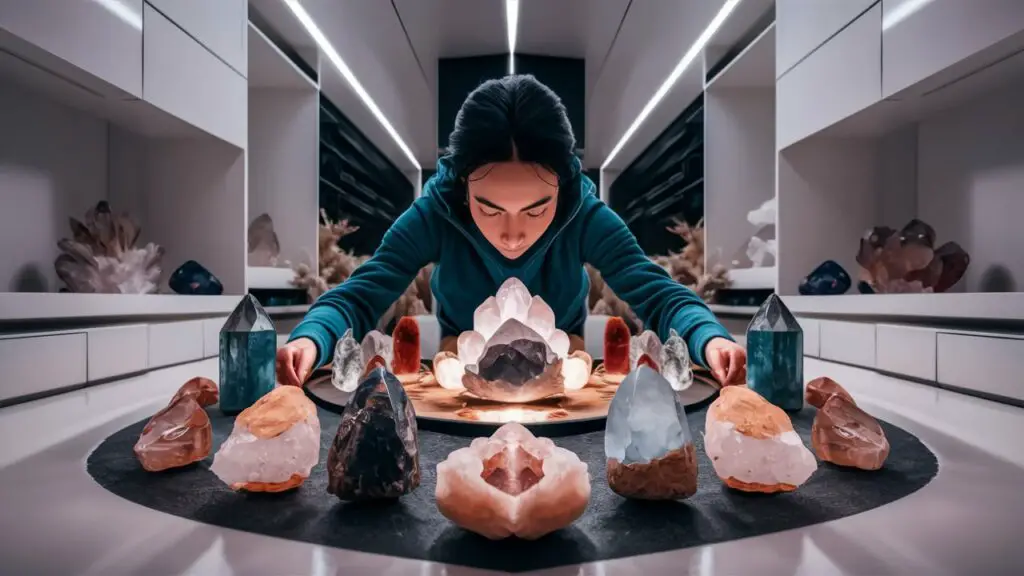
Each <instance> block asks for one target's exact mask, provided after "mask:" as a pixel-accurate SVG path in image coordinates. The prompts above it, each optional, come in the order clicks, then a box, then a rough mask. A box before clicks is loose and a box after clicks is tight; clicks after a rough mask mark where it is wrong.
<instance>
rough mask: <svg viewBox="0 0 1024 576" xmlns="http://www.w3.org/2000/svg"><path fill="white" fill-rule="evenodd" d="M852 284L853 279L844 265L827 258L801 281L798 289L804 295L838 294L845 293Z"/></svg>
mask: <svg viewBox="0 0 1024 576" xmlns="http://www.w3.org/2000/svg"><path fill="white" fill-rule="evenodd" d="M852 284H853V280H851V279H850V275H849V274H848V273H847V272H846V270H844V269H843V267H842V266H840V265H839V264H838V263H837V262H835V261H834V260H826V261H825V262H822V263H821V264H819V265H818V267H817V268H815V269H814V270H813V271H812V272H811V273H810V274H808V275H807V277H806V278H804V279H803V280H801V281H800V286H798V287H797V290H798V291H799V292H800V294H803V295H804V296H836V295H839V294H845V293H846V291H847V290H849V289H850V286H851V285H852Z"/></svg>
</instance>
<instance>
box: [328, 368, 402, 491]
mask: <svg viewBox="0 0 1024 576" xmlns="http://www.w3.org/2000/svg"><path fill="white" fill-rule="evenodd" d="M327 474H328V485H327V491H328V492H330V493H331V494H334V495H335V496H337V497H338V498H340V499H342V500H375V499H393V498H398V497H399V496H402V495H403V494H408V493H409V492H411V491H412V490H414V489H415V488H416V487H417V486H419V483H420V461H419V439H418V434H417V430H416V413H415V411H414V410H413V406H412V402H410V401H409V397H408V396H407V395H406V394H405V389H404V388H402V384H401V383H400V382H399V381H398V378H396V377H395V375H394V374H392V373H390V372H388V371H387V370H384V369H383V368H378V369H376V370H374V371H373V372H372V373H370V375H369V376H367V377H366V378H365V379H364V380H363V381H362V382H360V383H359V386H358V387H357V388H356V391H355V392H354V393H353V394H352V398H351V399H350V400H349V402H348V405H347V406H345V411H344V413H342V416H341V424H340V425H339V426H338V433H337V435H336V436H335V437H334V442H332V443H331V449H330V452H329V453H328V455H327Z"/></svg>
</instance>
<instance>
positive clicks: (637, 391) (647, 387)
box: [604, 366, 693, 464]
mask: <svg viewBox="0 0 1024 576" xmlns="http://www.w3.org/2000/svg"><path fill="white" fill-rule="evenodd" d="M692 442H693V437H692V436H691V435H690V428H689V425H688V424H687V422H686V412H685V411H684V409H683V404H682V402H680V400H679V397H678V396H677V395H676V393H675V391H673V390H672V386H671V385H670V384H669V382H668V380H666V379H665V378H664V377H662V375H661V374H658V372H656V371H654V370H652V369H651V368H649V367H647V366H641V367H639V368H637V369H636V370H634V371H632V372H630V373H629V375H628V376H626V379H625V380H623V381H622V384H620V385H619V389H618V391H617V392H616V393H615V397H614V398H612V402H611V406H610V407H609V409H608V421H607V426H606V429H605V437H604V449H605V456H607V457H608V458H609V459H615V460H617V461H619V462H621V463H623V464H632V463H647V462H650V461H651V460H655V459H658V458H661V457H662V456H664V455H666V454H667V453H669V452H671V451H673V450H678V449H679V448H682V447H683V446H685V445H687V444H690V443H692Z"/></svg>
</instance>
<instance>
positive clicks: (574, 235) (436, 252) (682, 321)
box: [290, 158, 731, 367]
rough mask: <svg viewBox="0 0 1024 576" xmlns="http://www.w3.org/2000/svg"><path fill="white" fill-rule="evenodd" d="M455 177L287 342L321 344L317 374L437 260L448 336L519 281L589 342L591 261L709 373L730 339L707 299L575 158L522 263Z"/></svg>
mask: <svg viewBox="0 0 1024 576" xmlns="http://www.w3.org/2000/svg"><path fill="white" fill-rule="evenodd" d="M455 178H456V177H455V173H454V170H453V169H452V166H451V164H450V162H449V160H448V159H446V158H442V159H441V160H440V161H439V162H438V165H437V174H435V175H434V176H433V177H432V178H431V179H430V180H429V181H428V182H427V183H426V185H424V187H423V194H422V195H421V196H420V197H419V198H417V199H416V201H415V202H413V204H412V206H410V207H409V209H408V210H406V211H405V212H404V213H403V214H402V215H401V216H399V218H398V219H397V220H396V221H395V223H394V224H393V225H392V226H391V228H390V229H389V230H388V231H387V233H386V234H384V238H383V239H382V240H381V245H380V247H379V248H378V249H377V251H376V252H375V253H374V255H373V257H372V258H370V259H369V260H367V261H366V262H365V263H364V264H363V265H362V266H360V267H359V268H357V269H356V271H355V272H354V273H353V274H352V276H351V277H349V279H348V280H346V281H345V282H344V283H342V284H341V285H340V286H338V287H336V288H334V289H332V290H330V291H329V292H327V293H325V294H324V295H323V296H321V297H320V298H319V299H317V301H316V302H315V303H314V304H313V305H312V306H311V307H310V309H309V312H308V313H307V314H306V317H305V318H304V319H303V320H302V322H301V323H300V324H299V325H298V326H297V327H296V328H295V330H293V331H292V333H291V337H290V340H296V339H298V338H309V339H310V340H312V341H313V342H314V343H316V347H317V351H318V354H317V361H316V364H315V366H316V367H320V366H323V365H324V364H326V363H327V362H328V361H329V360H330V359H331V357H332V356H333V354H332V351H333V350H334V347H335V345H336V343H337V341H338V339H339V338H341V336H342V335H343V334H344V333H345V331H346V330H348V329H349V328H351V329H352V332H353V335H354V336H355V337H356V338H357V339H359V340H361V339H362V338H363V335H364V334H366V333H367V332H369V331H370V330H372V329H373V328H374V326H375V325H376V324H377V321H378V319H379V318H380V316H381V315H382V314H383V313H384V312H385V311H386V310H387V309H388V307H390V306H391V304H392V303H394V301H395V300H396V299H397V298H398V297H399V296H400V295H401V294H402V293H403V292H404V291H405V290H406V289H407V288H408V287H409V284H410V283H411V282H412V281H413V278H414V277H415V275H416V274H417V273H418V272H419V271H420V269H422V268H423V267H424V266H426V265H428V264H431V263H433V264H434V265H435V266H434V272H433V275H432V276H431V280H430V286H431V289H432V291H433V294H434V302H435V309H436V314H437V318H438V320H439V322H440V325H441V336H442V337H445V336H455V335H458V334H460V333H461V332H463V331H465V330H470V329H472V328H473V312H474V311H475V310H476V308H477V306H479V305H480V304H481V303H482V302H483V301H484V300H486V299H487V297H488V296H492V295H494V293H495V292H496V291H497V290H498V287H499V286H500V285H501V283H502V282H504V281H505V280H506V279H508V278H510V277H513V276H514V277H516V278H519V279H520V280H521V281H522V282H523V283H524V284H525V285H526V287H527V288H528V289H529V290H530V293H531V294H533V295H539V296H540V297H541V298H543V299H544V301H545V302H547V303H548V304H549V305H550V306H551V308H552V309H553V310H554V312H555V319H556V324H557V325H558V327H559V328H561V329H562V330H565V331H566V332H568V333H569V334H577V335H582V332H583V323H584V320H585V319H586V316H587V302H588V291H589V289H590V282H589V278H588V276H587V273H586V270H585V269H584V268H583V264H584V263H589V264H591V265H592V266H594V267H595V268H596V269H597V270H598V271H600V272H601V275H602V276H603V277H604V279H605V281H606V282H607V283H608V286H609V287H611V289H612V290H614V291H615V294H616V295H618V296H619V298H622V299H623V300H624V301H625V302H626V303H627V304H629V306H630V307H631V308H632V309H633V311H634V312H636V314H637V316H639V317H640V319H641V320H643V322H644V324H645V325H646V326H647V327H649V328H650V329H652V330H654V331H655V332H656V333H657V334H658V336H659V337H660V338H661V339H662V341H664V340H665V339H666V338H667V337H668V335H669V329H670V328H674V329H675V330H676V332H678V333H679V334H680V335H681V336H682V337H683V338H684V339H685V340H686V343H687V345H688V346H689V349H690V354H691V356H692V358H693V359H694V361H696V362H697V363H698V364H700V365H702V366H706V364H705V362H704V347H705V346H706V345H707V343H708V341H710V340H711V339H712V338H715V337H722V338H729V339H731V337H730V336H729V333H728V332H727V331H726V330H725V328H724V327H723V326H722V325H721V324H719V322H718V321H717V320H716V318H715V315H714V314H713V313H712V312H711V310H710V309H708V307H707V306H706V305H705V304H704V301H703V300H701V299H700V298H699V297H698V296H697V295H696V294H694V293H693V291H691V290H690V289H689V288H687V287H685V286H683V285H682V284H679V283H678V282H675V281H674V280H672V278H671V277H669V275H668V274H667V273H666V272H665V271H664V270H663V269H662V268H661V267H660V266H658V265H657V264H654V263H653V262H651V260H650V259H649V258H648V257H647V256H646V255H645V254H644V252H643V250H641V249H640V246H639V245H638V244H637V241H636V238H635V237H634V236H633V234H632V233H631V232H630V231H629V229H628V228H627V227H626V223H625V222H623V221H622V219H621V218H619V216H618V215H617V214H616V213H615V212H613V211H612V209H611V208H609V207H608V206H607V205H606V204H605V203H604V202H602V201H601V200H600V199H599V198H598V196H597V194H596V191H595V186H594V183H593V182H592V181H591V180H590V179H589V178H587V177H586V176H585V175H583V174H582V173H581V169H580V165H579V162H578V161H577V162H576V166H575V172H574V174H573V177H572V179H571V180H570V181H569V182H568V184H563V185H562V186H561V188H560V189H559V198H558V206H557V208H556V210H557V211H556V213H555V219H554V221H553V223H552V225H551V226H550V227H549V228H548V230H547V231H546V232H545V233H544V234H543V235H542V236H541V238H540V239H539V240H538V241H537V242H536V243H535V244H534V245H533V246H531V247H530V249H529V250H527V252H526V253H524V254H523V255H521V256H520V257H519V258H517V259H515V260H509V259H507V258H505V257H504V256H502V255H501V254H500V253H499V252H498V251H497V250H496V249H495V248H494V246H492V245H491V244H490V242H488V241H487V240H486V239H485V238H484V237H483V235H482V234H481V233H480V231H479V229H477V227H476V225H474V224H473V221H472V219H471V218H470V215H469V209H468V206H467V205H466V199H465V197H464V196H465V193H464V192H462V190H463V188H462V187H461V186H458V185H456V184H457V183H456V179H455Z"/></svg>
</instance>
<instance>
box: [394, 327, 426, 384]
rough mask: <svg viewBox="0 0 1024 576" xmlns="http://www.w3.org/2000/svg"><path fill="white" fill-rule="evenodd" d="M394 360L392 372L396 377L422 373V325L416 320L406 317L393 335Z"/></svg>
mask: <svg viewBox="0 0 1024 576" xmlns="http://www.w3.org/2000/svg"><path fill="white" fill-rule="evenodd" d="M392 342H393V346H394V358H392V360H391V372H392V373H393V374H395V375H400V374H418V373H419V371H420V325H419V323H418V322H416V318H413V317H412V316H404V317H402V319H401V320H399V321H398V324H397V325H395V332H394V333H393V334H392Z"/></svg>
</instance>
